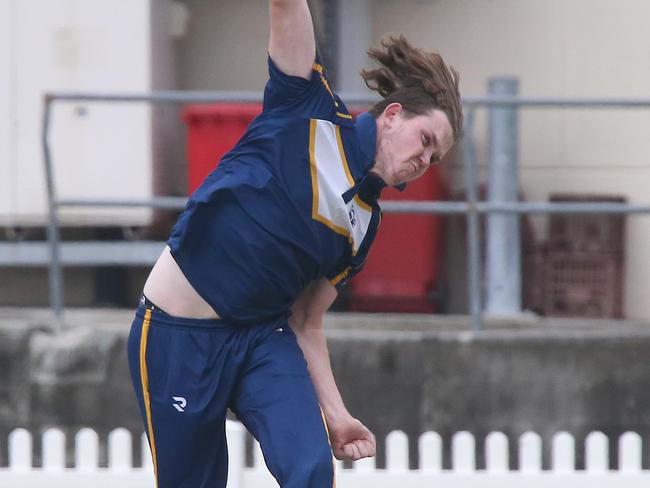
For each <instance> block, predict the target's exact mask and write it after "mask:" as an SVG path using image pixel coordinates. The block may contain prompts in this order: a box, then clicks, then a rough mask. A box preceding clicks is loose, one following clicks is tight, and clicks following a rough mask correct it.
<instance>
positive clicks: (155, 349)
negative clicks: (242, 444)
mask: <svg viewBox="0 0 650 488" xmlns="http://www.w3.org/2000/svg"><path fill="white" fill-rule="evenodd" d="M128 357H129V367H130V370H131V377H132V380H133V385H134V387H135V392H136V396H137V399H138V403H139V405H140V411H141V413H142V418H143V421H144V425H145V430H146V432H147V436H148V439H149V445H150V447H151V452H152V457H153V461H154V469H155V472H156V480H157V487H158V488H204V487H205V488H208V487H209V488H222V487H225V486H226V479H227V473H228V450H227V446H226V431H225V419H226V411H227V409H228V408H230V409H231V410H232V411H233V412H234V413H235V414H236V416H237V417H238V418H239V419H240V420H241V421H242V423H243V424H244V425H245V426H246V428H247V429H248V430H249V431H250V432H251V433H252V434H253V436H255V438H256V439H257V440H258V441H259V442H260V445H261V447H262V452H263V454H264V459H265V461H266V465H267V467H268V468H269V471H270V472H271V473H272V474H273V476H274V477H275V479H276V480H277V481H278V483H279V484H280V486H281V487H286V488H331V487H332V486H333V483H334V466H333V458H332V450H331V448H330V445H329V439H328V435H327V430H326V427H325V425H324V422H323V418H322V415H321V411H320V406H319V404H318V400H317V397H316V393H315V391H314V387H313V385H312V382H311V378H310V377H309V373H308V371H307V364H306V362H305V359H304V356H303V354H302V351H301V349H300V347H299V345H298V342H297V340H296V336H295V335H294V333H293V331H292V330H291V329H290V328H289V326H288V324H287V323H286V320H283V321H277V322H272V323H266V324H260V325H256V326H251V327H241V326H236V325H232V324H229V323H227V322H225V321H223V320H200V319H185V318H177V317H172V316H170V315H167V314H166V313H164V312H162V311H159V310H152V309H151V308H148V307H145V306H144V305H141V306H140V307H139V308H138V309H137V311H136V315H135V319H134V320H133V325H132V327H131V333H130V336H129V341H128Z"/></svg>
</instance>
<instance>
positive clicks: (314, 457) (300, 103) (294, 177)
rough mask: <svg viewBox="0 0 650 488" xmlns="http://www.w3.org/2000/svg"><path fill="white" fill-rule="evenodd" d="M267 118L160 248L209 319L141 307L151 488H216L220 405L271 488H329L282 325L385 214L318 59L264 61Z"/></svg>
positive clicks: (220, 465)
mask: <svg viewBox="0 0 650 488" xmlns="http://www.w3.org/2000/svg"><path fill="white" fill-rule="evenodd" d="M269 78H270V79H269V81H268V83H267V85H266V88H265V91H264V104H263V112H262V113H261V114H260V115H259V116H258V117H257V118H256V119H255V120H254V121H253V122H252V123H251V124H250V126H249V127H248V129H247V130H246V133H245V134H244V136H243V137H242V138H241V140H240V141H239V142H238V143H237V145H236V146H235V147H234V148H233V149H232V151H230V152H229V153H228V154H226V155H225V156H224V157H223V158H222V160H221V162H220V163H219V166H218V167H217V168H216V169H215V170H214V171H213V172H212V173H211V174H210V175H209V176H208V177H207V178H206V179H205V181H204V182H203V184H202V185H201V186H200V187H199V188H198V189H197V190H196V191H195V192H194V194H193V195H192V196H191V197H190V200H189V202H188V204H187V206H186V208H185V210H184V212H183V214H182V215H181V216H180V217H179V220H178V222H177V223H176V225H175V226H174V229H173V231H172V234H171V237H170V238H169V241H168V245H169V247H170V249H171V253H172V256H173V257H174V259H175V260H176V262H177V263H178V265H179V267H180V269H181V270H182V272H183V274H184V275H185V277H186V278H187V279H188V280H189V282H190V283H191V284H192V286H193V287H194V289H195V290H196V291H197V292H198V293H199V294H200V295H201V297H203V299H204V300H205V301H206V302H208V303H209V304H210V305H211V306H212V308H213V309H214V310H215V311H216V312H217V314H218V315H219V317H220V319H219V320H200V319H185V318H178V317H173V316H170V315H167V314H166V313H164V312H163V311H161V310H157V309H156V308H155V307H152V306H151V304H146V303H142V304H141V305H140V307H139V308H138V310H137V312H136V317H135V319H134V322H133V326H132V330H131V335H130V337H129V344H128V348H129V350H128V353H129V363H130V366H131V374H132V379H133V382H134V386H135V389H136V395H137V398H138V401H139V404H140V409H141V412H142V415H143V419H144V422H145V426H146V430H147V435H148V437H149V443H150V446H151V450H152V454H153V459H154V467H155V470H156V475H157V480H158V486H159V488H171V487H174V488H178V487H188V488H189V487H191V488H197V487H222V486H225V483H226V476H227V448H226V442H225V416H226V410H227V409H228V408H230V409H231V410H232V411H233V412H235V414H236V415H237V417H238V418H239V419H240V420H241V421H242V422H243V423H244V425H245V426H246V427H247V428H248V429H249V431H250V432H251V433H252V434H253V435H254V436H255V437H256V438H257V439H258V440H259V441H260V444H261V446H262V451H263V453H264V458H265V461H266V464H267V466H268V468H269V470H270V471H271V473H272V474H273V475H274V476H275V478H276V479H277V480H278V483H279V484H280V486H283V487H288V488H289V487H290V488H305V487H314V488H316V487H318V488H324V487H327V488H329V487H331V486H333V483H334V473H333V465H332V452H331V448H330V446H329V440H328V435H327V431H326V426H325V425H324V421H323V418H322V414H321V411H320V408H319V405H318V400H317V397H316V393H315V391H314V388H313V385H312V382H311V379H310V377H309V373H308V371H307V365H306V362H305V359H304V357H303V354H302V351H301V349H300V347H299V346H298V343H297V340H296V337H295V335H294V333H293V332H292V331H291V329H290V327H289V326H288V324H287V320H288V317H289V315H290V308H291V306H292V305H293V303H294V301H295V300H296V298H297V297H298V296H299V295H300V293H301V292H302V290H303V289H304V288H305V287H306V286H307V284H308V283H309V282H311V281H313V280H316V279H320V278H323V277H325V278H327V279H328V280H329V281H330V282H331V283H332V284H333V285H334V286H336V287H340V286H342V285H343V284H344V283H345V282H347V281H348V280H349V279H350V278H351V277H352V276H353V275H354V274H356V273H357V272H359V271H360V270H361V268H362V267H363V264H364V260H365V258H366V255H367V253H368V250H369V248H370V245H371V244H372V241H373V240H374V237H375V234H376V232H377V228H378V226H379V222H380V220H381V212H380V209H379V206H378V204H377V199H378V197H379V194H380V192H381V189H382V188H383V187H384V186H385V184H384V182H383V181H382V180H381V179H380V178H379V177H377V176H375V175H373V174H370V173H369V170H370V168H371V167H372V165H373V164H374V156H375V150H376V125H375V121H374V119H373V118H372V116H370V115H369V114H367V113H366V114H362V115H360V116H359V118H358V119H357V122H356V124H355V123H354V122H353V120H352V117H351V116H350V115H349V112H348V110H347V109H346V107H345V105H344V104H343V102H342V101H341V100H340V99H339V98H338V96H337V95H336V94H335V93H333V92H332V90H331V88H330V86H329V84H328V82H327V78H326V77H325V74H324V71H323V68H322V66H321V65H320V63H319V61H318V59H317V60H316V62H315V63H314V65H313V70H312V73H311V77H310V79H309V80H306V79H303V78H300V77H295V76H289V75H286V74H284V73H282V72H281V71H280V70H279V69H278V68H277V67H276V66H275V65H274V63H273V61H272V60H271V59H269Z"/></svg>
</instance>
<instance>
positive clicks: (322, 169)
mask: <svg viewBox="0 0 650 488" xmlns="http://www.w3.org/2000/svg"><path fill="white" fill-rule="evenodd" d="M340 138H341V136H340V134H339V129H338V126H336V125H334V124H332V123H331V122H328V121H326V120H317V119H313V120H312V121H311V140H310V155H311V171H312V184H313V186H314V187H313V189H312V191H313V192H314V201H313V209H312V216H313V218H315V219H316V220H318V221H320V222H322V223H324V224H325V225H327V226H328V227H330V228H331V229H333V230H334V231H335V232H337V233H339V234H341V235H344V236H346V237H347V238H348V239H349V240H350V243H351V245H352V252H353V253H354V254H356V252H357V251H358V250H359V246H360V245H361V242H362V241H363V239H364V237H365V236H366V233H367V232H368V226H369V225H370V218H371V217H372V209H371V208H370V207H369V206H368V205H367V204H365V203H364V202H363V201H361V200H360V199H359V198H358V197H357V196H355V197H354V199H352V200H351V201H350V202H348V203H347V204H346V203H345V202H344V201H343V196H342V195H343V193H345V192H346V191H347V190H349V189H350V188H352V187H353V186H354V180H353V179H352V176H351V174H350V170H349V168H348V163H347V160H346V158H345V153H344V152H343V145H342V143H341V139H340Z"/></svg>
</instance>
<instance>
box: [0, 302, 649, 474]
mask: <svg viewBox="0 0 650 488" xmlns="http://www.w3.org/2000/svg"><path fill="white" fill-rule="evenodd" d="M132 316H133V312H132V311H130V310H89V309H81V310H69V311H68V312H67V314H66V328H65V329H64V331H63V333H61V334H58V335H57V334H55V333H53V332H52V331H51V330H49V327H48V326H49V324H50V323H51V319H52V316H51V313H50V312H49V310H42V309H40V310H39V309H26V310H21V309H0V430H3V431H7V430H9V429H12V428H15V427H19V426H24V427H28V428H30V429H37V430H38V429H41V428H44V427H47V426H50V425H57V426H62V427H64V428H69V429H71V430H74V429H77V428H80V427H83V426H92V427H94V428H96V429H98V430H99V431H100V432H101V431H105V432H107V431H109V430H111V429H112V428H114V427H117V426H125V427H127V428H129V429H131V430H133V431H134V432H137V431H141V430H142V425H141V420H140V414H139V412H138V409H137V406H136V402H135V399H134V395H133V392H132V386H131V380H130V376H129V373H128V366H127V360H126V341H127V337H128V331H129V328H130V323H131V320H132ZM326 331H327V336H328V342H329V348H330V354H331V357H332V364H333V369H334V374H335V376H336V378H337V381H338V383H339V386H340V389H341V392H342V394H343V397H344V398H345V400H346V403H347V406H348V408H349V409H350V411H351V412H353V414H354V415H356V416H358V417H359V418H361V419H363V420H364V421H366V422H367V424H368V426H369V427H370V428H371V429H373V430H374V431H375V432H376V434H377V435H378V437H379V438H383V437H384V436H385V435H386V434H387V433H388V432H389V431H391V430H393V429H401V430H404V431H405V432H407V433H408V434H409V435H411V434H419V433H421V432H422V431H425V430H435V431H437V432H439V433H440V434H441V435H442V436H443V439H444V440H445V441H448V440H449V439H448V438H446V437H445V436H450V435H451V434H452V433H454V432H456V431H459V430H470V431H471V432H472V433H474V434H475V436H477V438H478V442H479V443H480V442H482V440H481V439H482V436H484V435H485V434H487V433H488V432H490V431H492V430H500V431H503V432H504V433H506V434H507V435H508V436H510V437H511V438H514V437H518V436H519V435H521V434H522V433H523V432H525V431H527V430H534V431H537V432H539V433H540V434H541V435H542V436H543V438H544V439H545V440H546V441H547V440H550V437H551V436H552V435H553V434H555V433H556V432H557V431H560V430H568V431H570V432H571V433H573V434H574V435H575V436H577V438H578V439H580V436H582V435H586V433H588V432H590V431H593V430H601V431H603V432H604V433H605V434H607V435H609V436H611V437H616V436H618V435H620V434H621V433H623V432H625V431H627V430H633V431H636V432H638V433H640V434H641V435H642V436H646V437H647V436H648V435H650V390H649V389H648V387H647V385H648V384H650V361H648V359H647V358H648V357H650V324H644V323H637V322H633V321H585V320H580V321H575V320H552V319H543V320H542V319H531V318H524V319H522V320H520V321H517V320H513V319H509V320H507V321H503V320H501V321H498V320H496V321H494V320H493V321H488V323H487V327H486V330H485V331H482V332H472V331H470V330H469V320H468V318H467V317H442V316H436V317H432V316H404V315H367V314H330V315H328V316H327V318H326ZM412 438H413V439H415V438H416V437H415V435H413V437H412ZM446 444H448V442H446ZM411 447H412V448H413V449H415V447H416V446H411ZM446 452H447V451H446ZM545 452H547V451H545ZM579 453H580V450H579ZM616 454H617V453H615V452H612V453H611V454H610V455H611V457H612V459H615V456H616ZM448 455H449V453H448V452H447V456H448ZM513 455H515V456H516V453H513ZM546 456H547V459H545V461H546V462H547V463H548V454H546ZM447 460H448V458H447ZM379 461H380V464H381V461H382V460H381V457H380V459H379ZM478 462H479V466H480V464H481V462H482V460H481V459H480V458H479V460H478Z"/></svg>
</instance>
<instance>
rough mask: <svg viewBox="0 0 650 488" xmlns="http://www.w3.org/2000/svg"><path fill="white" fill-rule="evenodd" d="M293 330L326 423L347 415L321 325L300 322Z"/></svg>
mask: <svg viewBox="0 0 650 488" xmlns="http://www.w3.org/2000/svg"><path fill="white" fill-rule="evenodd" d="M294 331H295V333H296V337H297V338H298V344H299V345H300V348H301V349H302V352H303V354H304V356H305V359H306V361H307V367H308V369H309V374H310V375H311V379H312V383H313V384H314V388H315V390H316V395H317V396H318V401H319V403H320V405H321V408H322V409H323V413H324V415H325V419H326V421H327V423H328V424H331V423H333V422H336V421H337V420H338V419H340V418H342V417H344V416H346V415H349V414H348V412H347V409H346V408H345V405H344V403H343V399H342V398H341V393H340V392H339V389H338V387H337V386H336V381H335V380H334V375H333V373H332V367H331V364H330V358H329V351H328V349H327V342H326V340H325V335H324V334H323V328H322V326H321V325H320V324H316V325H309V324H302V326H301V327H294Z"/></svg>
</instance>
